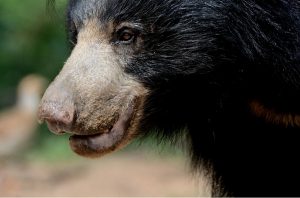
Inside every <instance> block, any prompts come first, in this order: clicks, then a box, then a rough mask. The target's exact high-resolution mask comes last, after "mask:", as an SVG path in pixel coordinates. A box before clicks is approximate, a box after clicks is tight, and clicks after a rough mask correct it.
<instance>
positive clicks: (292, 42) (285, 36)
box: [38, 0, 300, 196]
mask: <svg viewBox="0 0 300 198" xmlns="http://www.w3.org/2000/svg"><path fill="white" fill-rule="evenodd" d="M52 3H53V0H52ZM67 27H68V32H69V39H70V41H71V43H72V44H73V51H72V53H71V55H70V57H69V59H68V60H67V61H66V63H65V65H64V67H63V69H62V71H61V72H60V74H59V75H58V76H57V77H56V79H55V80H54V81H53V82H52V84H51V85H50V86H49V88H48V89H47V91H46V93H45V95H44V97H43V99H42V101H41V105H40V107H39V112H38V114H39V120H40V121H45V122H47V124H48V127H49V128H50V130H51V131H53V132H54V133H56V134H63V133H64V132H68V133H70V134H72V136H71V137H70V146H71V148H72V149H73V150H74V152H76V153H78V154H79V155H82V156H87V157H98V156H101V155H104V154H106V153H109V152H112V151H114V150H117V149H120V148H122V147H124V146H125V145H127V144H128V143H129V142H131V141H132V140H133V139H134V138H135V137H138V136H143V135H147V134H153V133H155V134H157V136H158V137H159V138H163V139H165V138H166V139H172V140H173V139H174V138H182V137H186V138H185V140H186V141H187V145H188V146H189V147H190V150H191V152H190V156H191V159H192V162H193V165H194V166H193V167H195V169H197V170H199V168H198V167H202V168H203V167H204V168H206V173H208V172H209V173H210V174H207V175H208V176H209V177H210V179H211V180H212V182H211V185H212V194H211V195H212V196H300V188H299V184H300V181H299V179H300V162H299V159H297V158H298V157H299V153H300V129H299V128H300V2H299V1H289V0H272V1H263V0H70V1H69V5H68V12H67ZM183 128H184V129H186V130H181V129H183Z"/></svg>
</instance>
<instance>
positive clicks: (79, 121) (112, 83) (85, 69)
mask: <svg viewBox="0 0 300 198" xmlns="http://www.w3.org/2000/svg"><path fill="white" fill-rule="evenodd" d="M110 31H112V28H109V27H108V28H107V27H106V28H100V25H99V24H98V23H97V20H89V21H88V22H86V23H85V24H83V26H82V28H81V30H80V32H79V34H78V36H77V44H76V46H75V47H74V49H73V51H72V53H71V56H70V57H69V59H68V60H67V62H66V63H65V65H64V67H63V69H62V71H61V72H60V73H59V75H58V76H57V77H56V79H55V80H54V81H53V82H52V84H51V85H50V86H49V88H48V89H47V91H46V92H45V94H44V97H43V99H42V101H41V104H40V107H39V113H38V114H39V115H38V116H39V120H40V121H45V122H46V123H47V125H48V127H49V129H50V130H51V131H52V132H54V133H56V134H63V133H65V132H68V133H71V137H70V146H71V148H72V149H73V150H74V151H75V152H76V153H78V154H79V155H83V156H89V157H98V156H101V155H103V154H106V153H108V152H111V151H114V150H116V149H119V148H121V147H122V146H125V145H126V144H128V143H129V141H130V140H131V139H132V138H133V137H135V136H136V135H137V131H138V128H139V124H138V123H139V122H140V119H141V117H142V114H143V111H142V109H143V104H144V100H145V98H146V96H147V90H146V89H145V88H144V87H143V85H142V84H141V83H139V82H138V81H137V80H135V79H134V78H133V77H131V76H129V75H128V74H126V73H125V72H124V65H125V64H126V60H125V59H124V58H122V56H121V55H120V54H118V53H117V52H116V50H115V49H114V46H112V45H111V43H110V42H109V35H110V34H111V32H110Z"/></svg>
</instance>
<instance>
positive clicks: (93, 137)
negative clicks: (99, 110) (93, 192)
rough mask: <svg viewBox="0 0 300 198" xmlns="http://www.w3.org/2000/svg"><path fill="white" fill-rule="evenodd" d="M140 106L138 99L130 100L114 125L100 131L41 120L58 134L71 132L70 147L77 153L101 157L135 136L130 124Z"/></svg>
mask: <svg viewBox="0 0 300 198" xmlns="http://www.w3.org/2000/svg"><path fill="white" fill-rule="evenodd" d="M138 106H139V105H138V102H137V101H136V100H133V101H131V102H129V104H128V105H127V108H125V109H124V110H123V111H122V112H121V113H120V115H119V117H118V119H117V121H116V122H115V123H114V124H113V126H112V127H111V128H110V129H107V130H101V131H100V130H99V132H95V131H89V133H81V132H79V131H77V130H74V131H73V130H72V127H71V126H64V125H61V124H60V123H59V122H55V121H51V120H41V121H40V122H43V121H46V123H47V125H48V128H49V129H50V131H52V132H53V133H54V134H56V135H63V134H66V133H68V134H70V135H71V136H70V138H69V143H70V147H71V149H72V150H73V151H74V152H75V153H77V154H79V155H81V156H85V157H99V156H102V155H104V154H106V153H109V152H112V151H114V150H116V149H118V148H120V147H122V145H126V142H129V140H130V139H131V137H132V136H133V135H132V132H131V133H130V131H134V130H130V126H131V125H133V122H134V120H135V119H134V117H136V116H135V114H136V112H137V108H138Z"/></svg>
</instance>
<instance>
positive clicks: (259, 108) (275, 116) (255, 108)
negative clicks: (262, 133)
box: [250, 100, 300, 127]
mask: <svg viewBox="0 0 300 198" xmlns="http://www.w3.org/2000/svg"><path fill="white" fill-rule="evenodd" d="M250 109H251V111H252V112H253V113H254V114H255V115H256V116H257V117H259V118H263V119H265V120H266V121H267V122H270V123H274V124H279V125H283V126H286V127H288V126H292V127H300V115H297V114H292V113H283V112H278V111H276V110H275V109H271V108H268V107H266V106H265V105H264V104H262V103H261V102H259V101H256V100H254V101H252V102H250Z"/></svg>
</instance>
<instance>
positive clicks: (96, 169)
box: [0, 153, 201, 197]
mask: <svg viewBox="0 0 300 198" xmlns="http://www.w3.org/2000/svg"><path fill="white" fill-rule="evenodd" d="M200 186H201V184H200ZM200 191H201V189H200ZM199 195H201V192H199V181H198V182H196V181H195V179H193V176H192V174H190V172H189V166H188V164H187V163H186V162H185V160H184V158H182V157H175V158H174V157H165V156H152V155H148V154H144V153H134V154H132V153H131V154H128V153H127V154H115V155H110V156H106V157H104V158H101V159H97V160H86V159H81V160H71V161H68V162H63V163H62V162H60V163H56V162H55V163H46V162H30V163H29V162H26V163H24V162H22V163H16V162H14V163H4V164H3V163H2V164H0V196H26V197H32V196H36V197H41V196H69V197H78V196H85V197H86V196H101V197H104V196H106V197H111V196H114V197H119V196H122V197H124V196H125V197H131V196H148V197H154V196H169V197H170V196H185V197H186V196H199Z"/></svg>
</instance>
